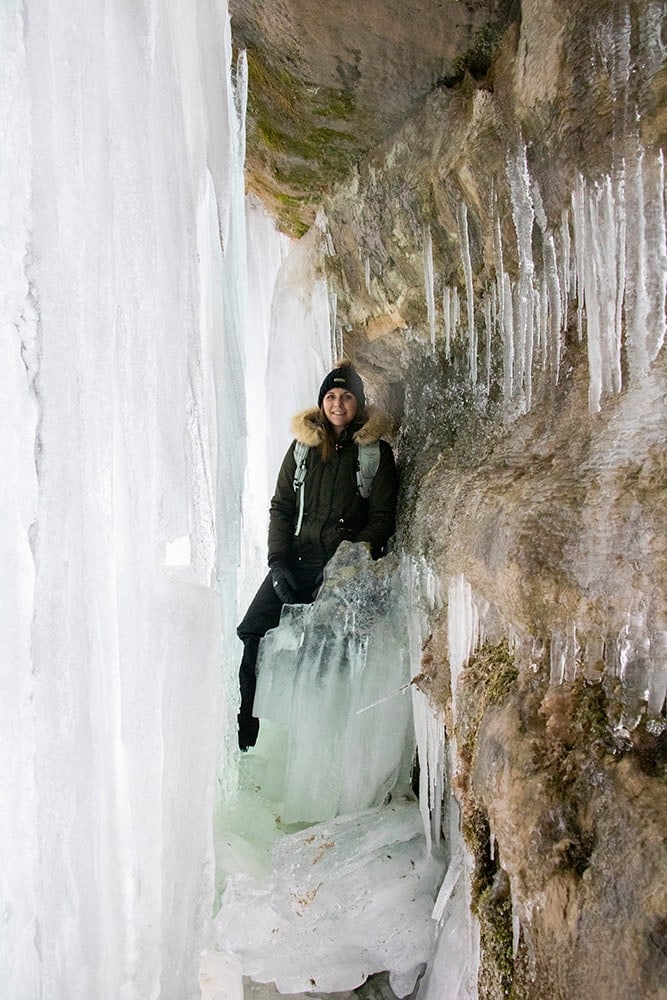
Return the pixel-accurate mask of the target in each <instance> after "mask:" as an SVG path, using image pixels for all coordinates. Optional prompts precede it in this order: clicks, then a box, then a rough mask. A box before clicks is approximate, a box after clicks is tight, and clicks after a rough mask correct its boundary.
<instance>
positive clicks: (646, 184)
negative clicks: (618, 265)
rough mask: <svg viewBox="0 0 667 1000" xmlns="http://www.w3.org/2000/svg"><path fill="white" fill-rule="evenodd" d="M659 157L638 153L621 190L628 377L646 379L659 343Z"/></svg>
mask: <svg viewBox="0 0 667 1000" xmlns="http://www.w3.org/2000/svg"><path fill="white" fill-rule="evenodd" d="M664 172H665V171H664V157H663V153H662V151H661V152H660V154H659V155H658V156H655V157H653V156H650V155H649V154H646V153H644V151H643V150H640V151H639V153H638V155H637V158H636V162H635V163H634V164H633V166H632V169H631V170H629V171H628V175H629V177H631V179H632V183H631V184H629V185H628V189H627V200H628V205H627V235H626V240H627V252H626V262H627V269H628V274H627V285H628V296H627V300H626V330H627V336H628V362H629V369H630V376H631V377H632V378H640V377H642V376H643V375H645V374H646V372H647V371H648V369H649V367H650V365H651V363H652V362H653V361H654V360H655V358H656V357H657V356H658V353H659V351H660V349H661V348H662V345H663V343H664V340H665V287H666V286H665V282H666V277H667V262H666V257H665V239H666V235H667V234H666V230H665V207H664V182H665V177H664Z"/></svg>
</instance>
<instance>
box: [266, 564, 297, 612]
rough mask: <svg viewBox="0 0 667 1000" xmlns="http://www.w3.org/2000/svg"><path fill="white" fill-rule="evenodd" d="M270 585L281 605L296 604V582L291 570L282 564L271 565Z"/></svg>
mask: <svg viewBox="0 0 667 1000" xmlns="http://www.w3.org/2000/svg"><path fill="white" fill-rule="evenodd" d="M271 583H272V584H273V589H274V590H275V592H276V595H277V596H278V597H279V598H280V600H281V601H282V602H283V604H294V603H295V602H296V592H297V589H298V587H297V582H296V580H295V579H294V573H292V570H291V569H289V568H288V567H287V566H285V564H284V563H280V562H274V563H273V564H272V565H271Z"/></svg>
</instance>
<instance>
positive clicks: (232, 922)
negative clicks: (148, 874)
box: [215, 797, 443, 997]
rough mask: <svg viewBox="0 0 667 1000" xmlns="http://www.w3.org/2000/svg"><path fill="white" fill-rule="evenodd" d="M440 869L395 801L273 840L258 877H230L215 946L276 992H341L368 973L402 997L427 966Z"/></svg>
mask: <svg viewBox="0 0 667 1000" xmlns="http://www.w3.org/2000/svg"><path fill="white" fill-rule="evenodd" d="M442 873H443V865H442V863H441V861H440V859H439V858H438V857H437V856H435V857H434V856H433V855H431V854H429V852H428V850H427V847H426V842H425V839H424V833H423V828H422V818H421V814H420V811H419V806H418V804H417V802H416V801H414V800H413V799H411V798H407V797H401V798H400V799H399V800H396V801H395V802H392V803H391V804H389V805H386V806H384V807H382V808H380V809H377V810H373V811H368V812H364V813H359V814H356V815H352V816H339V817H338V818H336V819H334V820H331V821H329V822H326V823H321V824H318V825H317V826H312V827H309V828H307V829H305V830H302V831H300V832H298V833H293V834H290V835H289V836H285V837H283V838H281V839H280V840H279V841H278V842H277V843H276V845H275V846H274V848H273V852H272V856H271V872H270V874H269V875H268V876H267V877H266V878H264V879H254V878H252V877H250V876H248V875H235V876H233V877H232V878H230V880H229V882H228V884H227V889H226V891H225V894H224V896H223V899H222V906H221V909H220V912H219V914H218V916H217V918H216V921H215V944H216V947H217V948H219V949H221V950H223V951H225V952H227V953H231V954H234V955H236V957H237V958H238V959H239V960H240V962H241V965H242V968H243V973H244V975H246V976H250V977H251V978H252V979H254V980H256V981H258V982H274V983H275V984H276V986H277V988H278V989H279V990H280V991H281V992H282V993H285V992H286V993H300V992H304V991H308V992H313V991H322V990H323V991H325V992H339V991H342V990H351V989H355V988H356V987H358V986H360V985H361V984H362V983H364V982H365V981H366V979H367V978H368V977H369V976H370V975H372V974H373V973H376V972H381V971H387V972H389V974H390V983H391V987H392V989H393V990H394V992H395V993H396V995H397V996H400V997H402V996H406V995H407V994H409V993H410V992H411V991H412V990H413V989H414V986H415V983H416V981H417V977H418V976H419V974H420V973H421V972H422V971H423V969H424V967H425V963H426V962H427V961H428V958H429V955H430V953H431V949H432V945H433V937H434V932H435V923H434V921H433V920H432V917H431V914H432V911H433V904H434V900H435V897H436V894H437V890H438V886H439V884H440V881H441V879H442Z"/></svg>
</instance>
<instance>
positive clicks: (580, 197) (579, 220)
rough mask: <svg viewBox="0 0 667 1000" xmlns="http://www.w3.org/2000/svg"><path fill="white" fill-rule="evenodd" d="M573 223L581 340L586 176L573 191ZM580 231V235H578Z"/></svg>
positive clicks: (578, 326) (581, 334) (580, 334)
mask: <svg viewBox="0 0 667 1000" xmlns="http://www.w3.org/2000/svg"><path fill="white" fill-rule="evenodd" d="M572 224H573V226H574V253H575V271H574V273H575V295H576V296H577V334H578V337H579V340H580V341H581V340H582V338H583V336H584V280H583V276H584V268H585V249H584V231H585V227H584V178H583V177H582V176H581V174H580V175H579V178H578V180H577V183H576V185H575V188H574V191H573V192H572ZM577 233H579V234H580V235H579V237H577Z"/></svg>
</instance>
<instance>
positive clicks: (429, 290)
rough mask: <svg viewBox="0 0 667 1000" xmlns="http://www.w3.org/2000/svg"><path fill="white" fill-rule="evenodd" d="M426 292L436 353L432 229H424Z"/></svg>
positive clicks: (427, 227) (432, 345) (429, 320)
mask: <svg viewBox="0 0 667 1000" xmlns="http://www.w3.org/2000/svg"><path fill="white" fill-rule="evenodd" d="M424 291H425V294H426V311H427V314H428V328H429V334H430V338H431V347H432V349H433V350H434V351H435V295H434V284H433V239H432V237H431V227H430V226H426V227H425V228H424Z"/></svg>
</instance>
